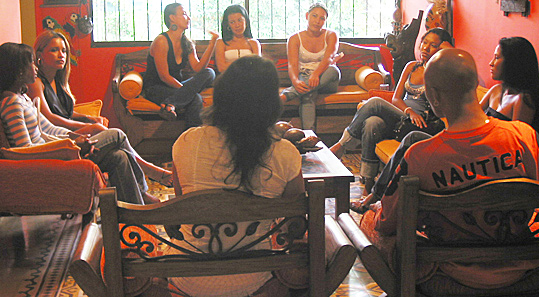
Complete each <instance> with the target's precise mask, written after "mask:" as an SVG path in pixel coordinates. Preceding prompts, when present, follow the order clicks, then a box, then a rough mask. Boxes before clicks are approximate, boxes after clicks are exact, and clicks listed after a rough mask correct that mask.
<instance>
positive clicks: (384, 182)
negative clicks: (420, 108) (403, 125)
mask: <svg viewBox="0 0 539 297" xmlns="http://www.w3.org/2000/svg"><path fill="white" fill-rule="evenodd" d="M431 137H432V136H430V134H428V133H425V132H421V131H412V132H410V133H408V134H406V136H404V138H403V139H402V141H401V144H400V145H399V147H398V148H397V150H396V151H395V153H394V154H393V156H391V159H390V160H389V162H388V163H387V164H386V166H385V167H384V169H383V170H382V173H380V176H378V179H377V180H376V182H375V183H374V186H373V187H372V191H371V193H372V194H373V195H374V196H375V197H376V200H374V201H377V200H380V199H382V197H383V196H384V193H385V192H386V189H387V186H388V185H389V183H390V182H391V180H393V176H394V175H395V171H396V170H397V167H398V166H399V164H400V163H401V160H402V159H403V158H404V153H406V151H407V150H408V148H410V147H411V146H412V144H414V143H416V142H419V141H421V140H425V139H429V138H431ZM372 203H374V202H372Z"/></svg>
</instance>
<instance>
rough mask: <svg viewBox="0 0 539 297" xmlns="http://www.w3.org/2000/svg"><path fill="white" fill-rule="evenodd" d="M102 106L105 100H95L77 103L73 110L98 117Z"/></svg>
mask: <svg viewBox="0 0 539 297" xmlns="http://www.w3.org/2000/svg"><path fill="white" fill-rule="evenodd" d="M102 107H103V101H101V100H94V101H91V102H85V103H79V104H75V106H74V107H73V110H74V111H76V112H78V113H82V114H85V115H89V116H92V117H98V116H100V115H101V108H102Z"/></svg>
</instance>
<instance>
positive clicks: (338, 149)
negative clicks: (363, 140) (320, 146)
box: [329, 142, 345, 159]
mask: <svg viewBox="0 0 539 297" xmlns="http://www.w3.org/2000/svg"><path fill="white" fill-rule="evenodd" d="M329 150H330V151H331V152H332V153H333V154H334V155H335V156H336V157H337V158H339V159H340V158H342V156H343V155H344V151H345V150H344V147H343V146H342V145H341V144H340V143H338V142H337V143H336V144H334V145H333V146H332V147H330V148H329Z"/></svg>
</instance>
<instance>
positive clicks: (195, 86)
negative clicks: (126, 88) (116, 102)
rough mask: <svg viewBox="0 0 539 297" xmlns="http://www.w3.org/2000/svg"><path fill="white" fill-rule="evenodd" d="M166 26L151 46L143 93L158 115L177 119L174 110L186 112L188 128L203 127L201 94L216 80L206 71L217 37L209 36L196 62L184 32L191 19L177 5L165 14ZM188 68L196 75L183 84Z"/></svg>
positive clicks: (210, 70)
mask: <svg viewBox="0 0 539 297" xmlns="http://www.w3.org/2000/svg"><path fill="white" fill-rule="evenodd" d="M163 14H164V21H165V25H166V26H167V28H168V29H169V30H168V31H167V32H163V33H161V34H159V36H157V37H156V38H155V39H154V41H153V42H152V44H151V45H150V53H149V54H148V62H147V69H146V73H145V74H144V79H143V82H144V83H143V91H144V94H145V97H146V99H148V100H150V101H152V102H154V103H155V104H157V105H160V106H161V111H160V113H159V114H160V115H161V117H163V118H164V119H166V120H169V121H173V120H176V119H177V113H176V110H180V109H182V110H185V121H186V124H187V127H195V126H199V125H200V124H202V120H201V119H200V111H201V110H202V96H200V94H199V93H200V92H201V91H202V90H204V89H205V88H206V87H208V86H209V85H210V84H211V83H212V81H213V80H214V78H215V72H214V71H213V69H210V68H206V66H208V62H209V61H210V58H211V56H212V55H213V50H214V49H215V43H216V41H217V37H219V35H217V33H215V32H211V31H210V34H211V35H212V39H211V40H210V43H209V44H208V48H207V49H206V51H205V52H204V54H203V55H202V59H200V60H199V59H198V56H197V54H196V50H195V46H194V44H193V42H191V41H190V40H189V39H188V38H187V36H186V35H185V30H187V29H188V28H189V24H190V21H191V18H190V17H189V16H188V15H187V12H186V11H185V10H184V8H183V6H182V5H181V4H179V3H171V4H169V5H167V6H166V7H165V10H164V13H163ZM188 65H190V66H191V68H192V69H193V70H194V71H195V72H196V74H195V75H194V76H193V77H191V78H189V79H187V80H184V78H183V75H182V70H183V69H185V68H186V67H187V66H188Z"/></svg>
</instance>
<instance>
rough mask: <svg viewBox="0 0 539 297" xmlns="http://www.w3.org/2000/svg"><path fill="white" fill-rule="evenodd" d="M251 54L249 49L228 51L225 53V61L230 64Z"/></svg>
mask: <svg viewBox="0 0 539 297" xmlns="http://www.w3.org/2000/svg"><path fill="white" fill-rule="evenodd" d="M252 54H253V52H252V51H251V50H250V49H230V50H226V51H225V61H226V62H227V63H232V62H234V61H236V60H237V59H239V58H241V57H245V56H249V55H252Z"/></svg>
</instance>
